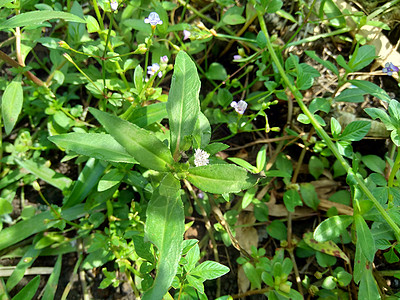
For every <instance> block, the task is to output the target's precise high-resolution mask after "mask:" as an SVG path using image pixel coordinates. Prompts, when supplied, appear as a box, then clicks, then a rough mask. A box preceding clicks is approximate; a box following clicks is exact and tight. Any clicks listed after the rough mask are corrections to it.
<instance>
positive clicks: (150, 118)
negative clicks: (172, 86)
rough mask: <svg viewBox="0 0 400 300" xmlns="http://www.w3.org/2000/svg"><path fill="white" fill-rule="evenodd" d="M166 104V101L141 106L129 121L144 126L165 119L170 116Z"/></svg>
mask: <svg viewBox="0 0 400 300" xmlns="http://www.w3.org/2000/svg"><path fill="white" fill-rule="evenodd" d="M136 69H137V68H136ZM135 72H136V70H135ZM166 105H167V104H166V103H163V102H160V103H155V104H151V105H147V106H143V107H139V108H137V109H135V111H134V112H133V113H132V115H131V116H130V117H129V119H128V121H130V122H132V123H133V124H135V125H137V126H139V127H142V128H144V127H146V126H149V125H151V124H153V123H155V122H160V121H161V120H162V119H165V118H167V116H168V114H167V109H166Z"/></svg>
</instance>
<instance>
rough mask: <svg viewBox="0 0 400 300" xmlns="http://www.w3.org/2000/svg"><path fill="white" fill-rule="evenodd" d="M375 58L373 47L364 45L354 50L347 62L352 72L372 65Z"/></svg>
mask: <svg viewBox="0 0 400 300" xmlns="http://www.w3.org/2000/svg"><path fill="white" fill-rule="evenodd" d="M376 57H377V56H376V55H375V47H374V46H371V45H364V46H362V47H360V48H358V47H356V50H355V51H354V54H353V55H352V57H351V59H350V61H349V66H350V68H352V69H353V70H355V71H359V70H361V69H362V68H364V67H366V66H368V65H369V64H370V63H372V62H373V60H374V59H375V58H376Z"/></svg>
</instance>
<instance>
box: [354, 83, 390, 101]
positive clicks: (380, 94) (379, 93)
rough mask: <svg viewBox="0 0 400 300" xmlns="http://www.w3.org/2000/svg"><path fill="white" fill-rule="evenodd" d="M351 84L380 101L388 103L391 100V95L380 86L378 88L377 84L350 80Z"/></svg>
mask: <svg viewBox="0 0 400 300" xmlns="http://www.w3.org/2000/svg"><path fill="white" fill-rule="evenodd" d="M349 82H350V83H351V84H352V85H355V86H356V87H358V88H360V89H362V90H364V91H365V92H367V93H368V94H371V95H372V96H375V97H377V98H378V99H381V100H383V101H387V102H389V101H390V100H391V98H390V97H389V95H388V94H387V93H386V92H385V91H384V90H383V89H381V88H380V87H379V86H377V85H376V84H375V83H372V82H369V81H365V80H356V79H354V80H349Z"/></svg>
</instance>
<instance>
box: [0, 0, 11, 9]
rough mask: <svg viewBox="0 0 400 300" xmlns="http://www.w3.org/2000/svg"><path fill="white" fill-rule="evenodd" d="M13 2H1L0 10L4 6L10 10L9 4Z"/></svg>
mask: <svg viewBox="0 0 400 300" xmlns="http://www.w3.org/2000/svg"><path fill="white" fill-rule="evenodd" d="M12 2H13V0H0V8H2V7H4V6H7V8H10V7H9V4H10V3H12Z"/></svg>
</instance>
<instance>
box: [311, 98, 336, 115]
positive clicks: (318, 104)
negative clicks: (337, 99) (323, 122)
mask: <svg viewBox="0 0 400 300" xmlns="http://www.w3.org/2000/svg"><path fill="white" fill-rule="evenodd" d="M331 102H332V101H331V99H329V98H315V99H314V100H312V101H311V103H310V106H309V107H308V108H309V109H310V112H311V113H312V114H314V113H315V112H317V111H323V112H324V113H329V112H330V110H331V105H332V104H331Z"/></svg>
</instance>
